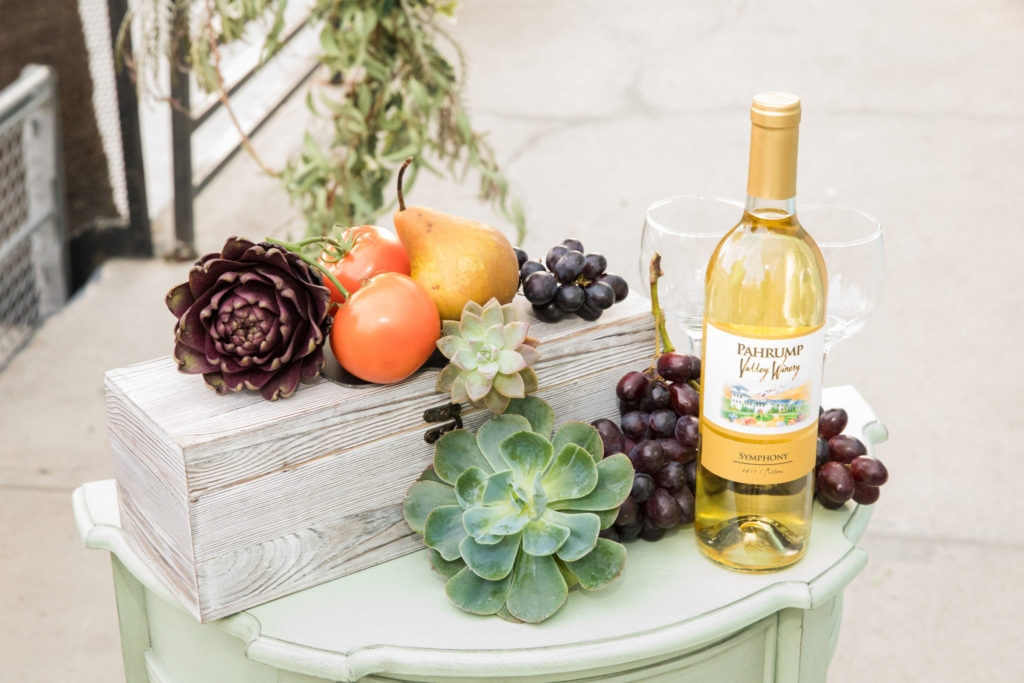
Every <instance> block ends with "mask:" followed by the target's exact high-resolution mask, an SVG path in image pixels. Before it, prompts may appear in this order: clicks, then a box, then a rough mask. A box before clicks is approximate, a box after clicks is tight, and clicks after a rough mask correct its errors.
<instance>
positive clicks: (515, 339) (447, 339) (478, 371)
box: [437, 299, 540, 415]
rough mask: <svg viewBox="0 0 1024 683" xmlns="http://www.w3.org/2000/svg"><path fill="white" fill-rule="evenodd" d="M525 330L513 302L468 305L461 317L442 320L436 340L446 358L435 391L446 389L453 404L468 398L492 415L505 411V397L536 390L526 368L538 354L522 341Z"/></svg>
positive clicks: (534, 378) (532, 375)
mask: <svg viewBox="0 0 1024 683" xmlns="http://www.w3.org/2000/svg"><path fill="white" fill-rule="evenodd" d="M529 328H530V326H529V325H528V324H527V323H524V322H520V321H519V319H518V317H517V315H516V311H515V307H514V306H513V305H512V304H505V305H504V306H502V305H501V304H500V303H499V302H498V300H497V299H491V300H490V301H488V302H487V304H486V305H485V306H481V305H480V304H478V303H476V302H475V301H470V302H469V303H467V304H466V306H465V308H463V309H462V319H461V320H460V321H458V322H456V321H454V320H446V321H445V322H444V329H443V333H444V336H442V337H441V339H439V340H438V341H437V348H439V349H440V350H441V353H443V354H444V356H445V358H448V359H450V360H451V362H450V363H449V364H448V365H447V366H445V368H444V370H442V371H441V374H440V375H438V378H437V390H438V391H443V392H450V393H451V397H452V399H451V400H452V403H461V402H462V401H469V402H470V403H471V404H473V405H474V406H477V407H480V406H481V405H486V406H487V408H488V409H489V410H490V411H491V412H492V413H494V414H495V415H501V414H502V413H504V412H505V409H506V408H507V407H508V404H509V400H511V399H513V398H523V397H524V396H526V395H527V394H529V393H531V392H534V391H536V390H537V373H535V372H534V371H533V369H532V368H531V367H530V366H531V365H533V364H534V363H536V362H537V361H538V360H539V359H540V354H539V353H538V352H537V349H535V348H534V347H533V344H535V342H534V341H533V340H528V339H527V336H526V333H527V331H528V330H529Z"/></svg>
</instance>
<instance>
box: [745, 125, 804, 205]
mask: <svg viewBox="0 0 1024 683" xmlns="http://www.w3.org/2000/svg"><path fill="white" fill-rule="evenodd" d="M798 139H799V128H798V127H797V126H796V125H785V126H777V125H772V126H769V125H760V124H758V123H757V122H756V121H755V123H754V125H753V126H751V129H750V166H749V172H748V175H747V207H748V209H749V208H750V207H751V202H753V203H754V204H755V208H756V207H762V206H763V207H764V208H772V209H775V208H786V206H788V208H789V211H790V213H792V205H793V199H794V198H795V197H796V153H797V143H798ZM765 203H770V204H772V205H773V206H770V207H769V206H765Z"/></svg>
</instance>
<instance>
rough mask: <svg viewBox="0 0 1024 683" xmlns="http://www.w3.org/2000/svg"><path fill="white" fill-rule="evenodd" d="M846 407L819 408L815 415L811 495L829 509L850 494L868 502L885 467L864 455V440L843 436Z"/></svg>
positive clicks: (875, 494) (882, 478) (874, 495)
mask: <svg viewBox="0 0 1024 683" xmlns="http://www.w3.org/2000/svg"><path fill="white" fill-rule="evenodd" d="M847 419H848V418H847V415H846V411H845V410H843V409H842V408H832V409H831V410H823V411H822V412H821V414H820V415H819V416H818V452H817V461H816V463H815V468H814V495H815V497H816V498H817V499H818V502H819V503H821V504H822V505H824V506H825V507H826V508H828V509H829V510H836V509H838V508H841V507H842V506H843V505H845V504H846V501H848V500H850V499H851V498H852V499H853V501H854V502H855V503H860V504H861V505H871V504H873V503H874V502H875V501H876V500H878V495H879V490H878V487H880V486H881V485H882V484H884V483H885V482H886V481H888V480H889V471H888V470H887V469H886V468H885V465H883V464H882V461H881V460H878V459H877V458H872V457H870V456H868V449H867V448H866V447H865V446H864V442H862V441H861V440H860V439H858V438H856V437H853V436H846V435H845V434H843V433H842V432H843V430H844V429H846V422H847Z"/></svg>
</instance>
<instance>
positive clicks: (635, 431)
mask: <svg viewBox="0 0 1024 683" xmlns="http://www.w3.org/2000/svg"><path fill="white" fill-rule="evenodd" d="M648 372H649V374H648V373H643V372H628V373H626V374H625V375H624V376H623V377H622V379H620V380H619V384H618V386H617V387H616V388H615V392H616V394H617V395H618V397H619V409H620V411H621V415H622V419H621V426H619V425H616V424H615V423H614V422H612V421H611V420H598V421H597V422H595V423H594V426H595V427H597V430H598V431H599V432H600V433H601V438H602V439H604V440H605V448H606V449H607V448H608V447H609V446H611V447H613V448H616V449H618V450H619V451H621V452H623V453H626V454H627V455H628V456H629V459H630V460H631V461H632V463H633V469H634V470H635V471H636V474H634V476H633V490H632V491H631V492H630V494H629V498H627V499H626V502H624V503H623V504H622V505H621V506H620V507H619V516H618V517H617V518H616V520H615V526H613V527H612V528H610V529H608V530H606V532H607V535H608V536H609V537H610V538H612V539H615V540H619V541H632V540H634V539H636V538H638V537H639V538H642V539H644V540H647V541H657V540H658V539H660V538H661V537H662V536H664V535H665V532H666V531H668V530H669V529H672V528H674V527H676V526H678V525H680V524H690V523H692V522H693V514H694V500H693V494H694V490H695V488H696V483H697V446H698V444H699V432H698V423H697V416H698V413H699V407H700V401H699V393H698V392H697V389H695V388H694V386H693V384H691V383H696V382H697V381H699V380H700V358H697V357H696V356H688V355H684V354H681V353H665V354H662V355H661V356H660V357H659V358H658V363H657V372H656V373H654V372H650V371H648Z"/></svg>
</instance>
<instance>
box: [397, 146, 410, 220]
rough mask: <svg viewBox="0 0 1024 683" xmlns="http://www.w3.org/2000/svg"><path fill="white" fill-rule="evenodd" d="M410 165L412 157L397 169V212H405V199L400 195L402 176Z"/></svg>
mask: <svg viewBox="0 0 1024 683" xmlns="http://www.w3.org/2000/svg"><path fill="white" fill-rule="evenodd" d="M411 163H412V157H409V158H408V159H406V160H405V161H404V162H402V167H401V168H400V169H398V210H399V211H405V197H404V196H403V195H402V176H404V175H405V169H407V168H409V164H411Z"/></svg>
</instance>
